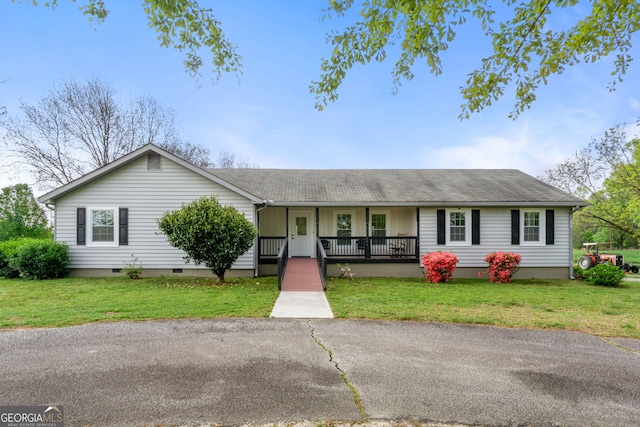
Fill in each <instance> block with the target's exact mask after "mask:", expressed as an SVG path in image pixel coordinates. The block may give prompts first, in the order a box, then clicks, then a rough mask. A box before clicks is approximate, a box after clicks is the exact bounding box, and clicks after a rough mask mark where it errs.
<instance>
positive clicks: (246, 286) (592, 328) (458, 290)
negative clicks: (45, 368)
mask: <svg viewBox="0 0 640 427" xmlns="http://www.w3.org/2000/svg"><path fill="white" fill-rule="evenodd" d="M277 288H278V286H277V280H276V278H275V277H261V278H258V279H229V280H228V283H226V284H225V285H218V284H217V282H216V281H215V280H212V279H195V278H176V277H159V278H144V279H139V280H129V279H125V278H123V277H116V278H67V279H60V280H47V281H27V280H19V279H15V280H6V279H0V330H9V329H15V328H33V327H61V326H69V325H78V324H83V323H91V322H107V321H117V320H134V321H139V320H149V319H178V318H226V317H268V316H269V314H270V313H271V310H272V308H273V305H274V303H275V300H276V298H277V297H278V291H277ZM326 295H327V297H328V299H329V302H330V304H331V308H332V309H333V312H334V314H335V315H336V317H338V318H349V319H384V320H412V321H428V322H451V323H472V324H484V325H496V326H503V327H521V328H541V329H570V330H576V331H582V332H587V333H590V334H595V335H600V336H618V337H631V338H640V282H625V283H624V284H623V286H620V287H617V288H606V287H600V286H595V285H589V284H585V283H582V282H578V281H568V280H567V281H557V280H547V281H542V280H539V281H532V280H516V281H514V283H512V284H493V283H490V282H489V281H487V280H480V279H464V280H463V279H457V280H454V282H453V283H449V284H430V283H427V282H425V280H424V279H392V278H385V279H367V278H356V279H354V280H351V281H349V280H344V279H335V278H333V279H329V281H328V290H327V293H326Z"/></svg>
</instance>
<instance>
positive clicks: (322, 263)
mask: <svg viewBox="0 0 640 427" xmlns="http://www.w3.org/2000/svg"><path fill="white" fill-rule="evenodd" d="M316 245H317V246H318V255H317V256H316V261H318V271H320V279H321V280H322V289H324V290H325V291H326V290H327V253H326V252H325V250H324V247H323V246H322V241H321V240H320V239H316Z"/></svg>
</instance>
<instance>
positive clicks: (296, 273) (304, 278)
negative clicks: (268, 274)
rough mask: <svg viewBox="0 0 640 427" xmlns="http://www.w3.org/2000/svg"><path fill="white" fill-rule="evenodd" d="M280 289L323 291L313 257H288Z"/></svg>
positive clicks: (316, 264) (289, 290)
mask: <svg viewBox="0 0 640 427" xmlns="http://www.w3.org/2000/svg"><path fill="white" fill-rule="evenodd" d="M282 291H287V292H324V290H323V289H322V280H321V279H320V272H319V271H318V262H317V261H316V260H315V259H314V258H290V259H289V260H288V261H287V269H286V270H285V273H284V279H283V280H282Z"/></svg>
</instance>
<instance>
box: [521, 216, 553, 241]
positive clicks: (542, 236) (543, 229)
mask: <svg viewBox="0 0 640 427" xmlns="http://www.w3.org/2000/svg"><path fill="white" fill-rule="evenodd" d="M525 212H527V213H529V212H537V213H538V218H540V224H539V225H538V226H539V227H540V229H539V230H538V236H540V240H538V241H537V242H527V241H525V240H524V214H525ZM546 229H547V228H546V211H545V210H544V209H520V246H544V245H546V243H547V242H546Z"/></svg>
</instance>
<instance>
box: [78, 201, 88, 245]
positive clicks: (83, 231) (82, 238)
mask: <svg viewBox="0 0 640 427" xmlns="http://www.w3.org/2000/svg"><path fill="white" fill-rule="evenodd" d="M86 236H87V208H78V209H77V211H76V245H86V244H87V237H86Z"/></svg>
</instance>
